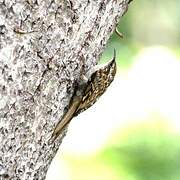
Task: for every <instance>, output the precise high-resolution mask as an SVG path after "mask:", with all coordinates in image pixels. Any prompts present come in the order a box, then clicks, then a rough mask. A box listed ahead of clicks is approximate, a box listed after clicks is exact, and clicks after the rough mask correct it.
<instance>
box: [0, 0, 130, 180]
mask: <svg viewBox="0 0 180 180" xmlns="http://www.w3.org/2000/svg"><path fill="white" fill-rule="evenodd" d="M129 1H130V0H91V1H89V0H76V1H72V0H0V142H1V145H0V179H13V180H16V179H24V180H28V179H45V176H46V172H47V170H48V167H49V165H50V163H51V161H52V159H53V157H54V156H55V154H56V151H57V149H58V148H59V145H60V144H61V141H62V139H63V137H64V135H65V133H66V131H64V132H63V134H61V135H60V137H59V138H58V139H57V140H56V142H55V143H53V144H51V145H49V144H48V140H49V138H50V137H51V134H52V132H53V129H54V127H55V126H56V124H57V122H58V121H59V120H60V119H61V117H62V115H63V113H64V110H65V108H66V107H67V105H68V103H69V100H70V98H71V95H72V93H73V91H74V89H73V88H74V86H73V83H74V82H75V81H78V80H79V77H80V75H81V74H82V73H86V72H87V71H88V70H89V69H91V68H92V67H93V66H94V65H95V64H97V62H98V60H99V57H100V55H101V53H102V51H103V49H104V47H105V45H106V43H107V40H108V39H109V37H110V35H111V34H112V32H113V31H114V29H115V26H116V24H117V23H118V21H119V17H121V16H122V15H123V14H124V13H125V12H126V10H127V8H128V2H129Z"/></svg>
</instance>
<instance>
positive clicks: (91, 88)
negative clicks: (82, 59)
mask: <svg viewBox="0 0 180 180" xmlns="http://www.w3.org/2000/svg"><path fill="white" fill-rule="evenodd" d="M115 59H116V51H115V50H114V57H113V59H112V60H111V61H110V62H108V63H107V64H105V65H103V66H96V67H95V68H94V70H93V72H92V74H91V75H90V77H89V78H88V80H87V81H86V82H85V83H82V84H81V85H79V86H77V87H76V88H75V92H74V95H73V96H72V98H71V101H70V105H69V108H68V111H67V112H66V113H65V115H64V116H63V118H62V119H61V120H60V121H59V123H58V124H57V126H56V127H55V130H54V132H53V134H52V137H51V142H53V141H54V140H55V139H56V138H57V137H58V136H59V134H61V132H62V131H63V130H64V128H65V127H66V126H67V125H68V124H69V122H70V121H71V119H72V118H73V117H75V116H77V115H78V114H79V113H81V112H83V111H85V110H86V109H88V108H89V107H91V106H92V105H93V104H94V103H95V102H96V101H97V100H98V98H99V97H100V96H101V95H102V94H103V93H104V92H105V91H106V89H107V88H108V86H109V85H110V84H111V82H112V81H113V80H114V77H115V74H116V61H115Z"/></svg>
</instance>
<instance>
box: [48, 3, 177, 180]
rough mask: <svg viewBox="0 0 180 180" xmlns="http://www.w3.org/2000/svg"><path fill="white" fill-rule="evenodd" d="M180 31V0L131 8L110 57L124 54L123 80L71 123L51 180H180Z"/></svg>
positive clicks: (120, 70)
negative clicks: (121, 37) (121, 35)
mask: <svg viewBox="0 0 180 180" xmlns="http://www.w3.org/2000/svg"><path fill="white" fill-rule="evenodd" d="M179 28H180V1H179V0H163V1H162V0H160V1H157V0H150V1H145V0H134V1H133V2H132V3H131V4H130V7H129V10H128V12H127V13H126V15H125V16H124V17H123V18H122V19H121V20H120V23H119V25H118V29H119V31H120V32H122V33H123V35H124V38H123V39H120V38H119V37H118V36H117V35H116V34H115V33H114V34H113V35H112V37H111V39H110V40H109V42H108V45H107V48H106V50H105V52H104V54H103V56H102V62H104V61H106V60H109V59H110V58H111V57H112V54H113V48H116V51H117V62H118V75H117V77H116V80H115V82H114V83H113V85H112V88H111V89H110V90H108V91H107V93H106V95H104V97H102V99H100V100H99V101H100V102H98V103H97V105H96V106H95V109H93V108H92V109H91V108H90V110H88V112H84V113H82V115H80V116H78V118H76V120H74V121H73V122H72V123H71V125H70V127H69V131H68V135H67V136H66V138H65V139H64V142H63V145H62V147H61V149H60V150H59V153H58V154H57V156H56V158H55V160H54V161H53V163H52V166H51V168H50V171H49V172H48V177H47V179H53V180H59V179H62V180H161V179H162V180H178V179H180V143H179V137H180V133H179V132H180V123H179V117H180V111H179V108H180V95H179V94H180V85H179V82H180V81H179V80H180V61H179V59H180V47H179V43H180V30H179ZM94 111H96V113H93V112H94ZM87 117H88V118H89V119H88V118H87Z"/></svg>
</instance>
